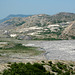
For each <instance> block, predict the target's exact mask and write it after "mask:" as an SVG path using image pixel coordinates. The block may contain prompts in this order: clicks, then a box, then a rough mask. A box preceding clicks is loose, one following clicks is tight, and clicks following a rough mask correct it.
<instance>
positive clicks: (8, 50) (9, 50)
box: [0, 44, 43, 55]
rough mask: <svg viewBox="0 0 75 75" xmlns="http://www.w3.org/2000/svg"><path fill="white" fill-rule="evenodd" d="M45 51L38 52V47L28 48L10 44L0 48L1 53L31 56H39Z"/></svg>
mask: <svg viewBox="0 0 75 75" xmlns="http://www.w3.org/2000/svg"><path fill="white" fill-rule="evenodd" d="M42 52H43V51H39V50H37V48H36V47H28V46H27V47H26V46H23V45H22V44H11V46H10V44H8V45H6V46H5V47H1V48H0V53H28V54H31V55H39V54H41V53H42Z"/></svg>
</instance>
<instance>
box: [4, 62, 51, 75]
mask: <svg viewBox="0 0 75 75" xmlns="http://www.w3.org/2000/svg"><path fill="white" fill-rule="evenodd" d="M3 75H50V73H49V72H47V71H46V69H45V68H44V67H43V66H42V65H41V64H39V63H34V64H33V65H32V64H30V63H27V64H24V63H14V64H11V66H10V68H8V69H7V70H4V71H3Z"/></svg>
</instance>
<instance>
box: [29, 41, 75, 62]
mask: <svg viewBox="0 0 75 75" xmlns="http://www.w3.org/2000/svg"><path fill="white" fill-rule="evenodd" d="M29 44H32V46H35V47H41V48H42V49H43V50H45V51H46V52H45V53H44V56H45V57H46V59H47V60H55V59H56V60H71V61H75V40H59V41H31V42H30V43H29ZM29 44H28V45H29Z"/></svg>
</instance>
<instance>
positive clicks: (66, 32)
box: [61, 21, 75, 39]
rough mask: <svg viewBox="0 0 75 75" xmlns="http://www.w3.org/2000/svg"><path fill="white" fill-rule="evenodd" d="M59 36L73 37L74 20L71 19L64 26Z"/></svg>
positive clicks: (74, 29) (74, 33) (74, 31)
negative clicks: (69, 22) (65, 26)
mask: <svg viewBox="0 0 75 75" xmlns="http://www.w3.org/2000/svg"><path fill="white" fill-rule="evenodd" d="M61 37H62V38H63V39H65V38H67V39H75V21H73V22H72V23H71V24H70V25H69V26H68V27H67V28H65V30H64V31H63V32H62V35H61Z"/></svg>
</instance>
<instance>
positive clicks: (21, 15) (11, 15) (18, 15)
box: [0, 14, 32, 23]
mask: <svg viewBox="0 0 75 75" xmlns="http://www.w3.org/2000/svg"><path fill="white" fill-rule="evenodd" d="M28 16H32V15H23V14H17V15H14V14H10V15H8V16H7V17H6V18H4V19H1V20H0V23H2V22H4V21H6V20H9V19H12V18H14V17H28Z"/></svg>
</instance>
